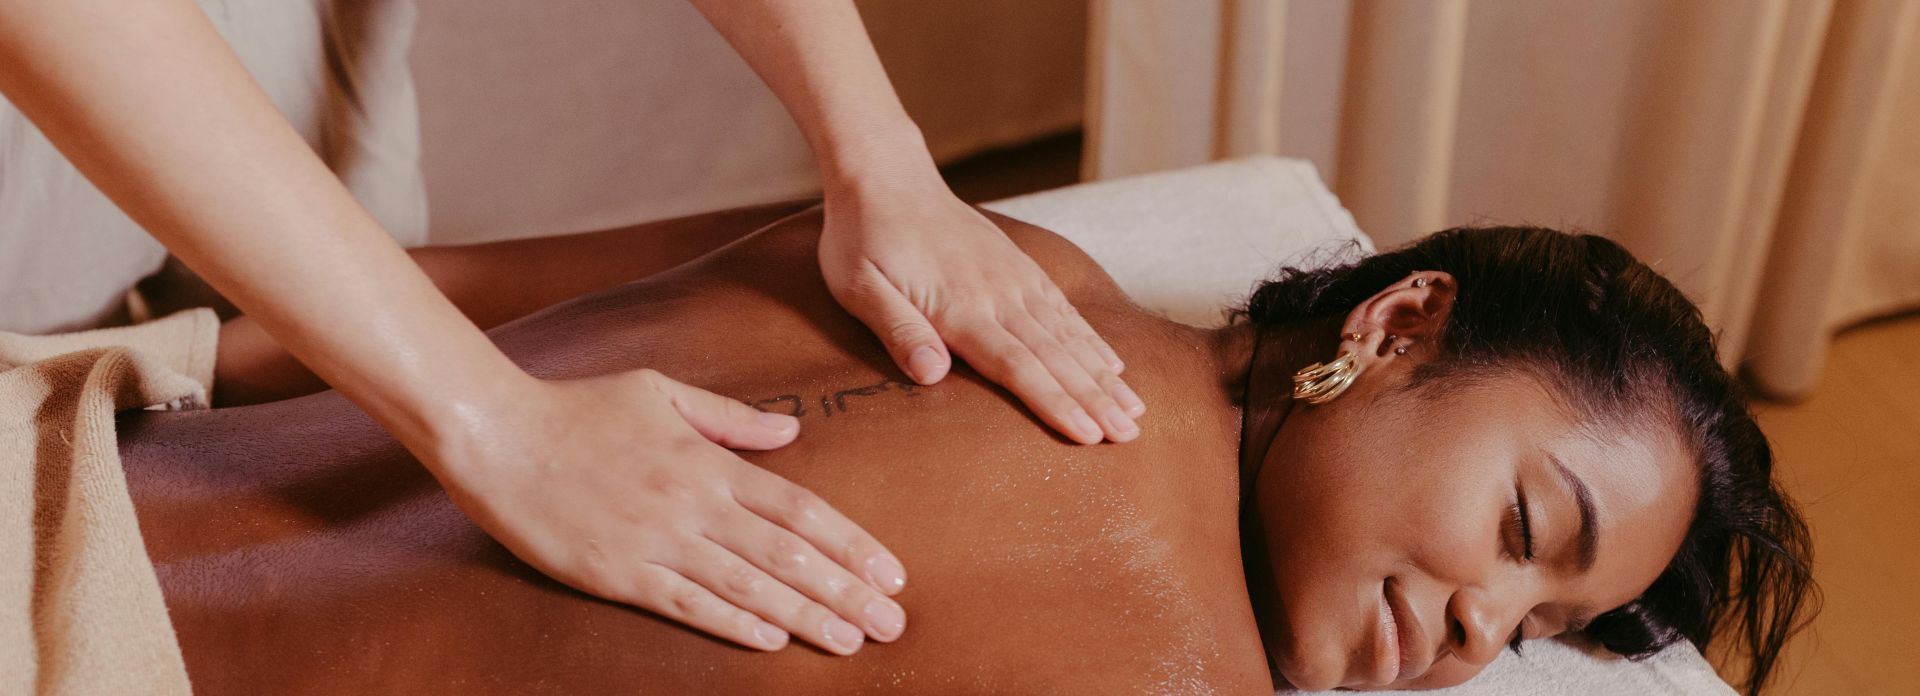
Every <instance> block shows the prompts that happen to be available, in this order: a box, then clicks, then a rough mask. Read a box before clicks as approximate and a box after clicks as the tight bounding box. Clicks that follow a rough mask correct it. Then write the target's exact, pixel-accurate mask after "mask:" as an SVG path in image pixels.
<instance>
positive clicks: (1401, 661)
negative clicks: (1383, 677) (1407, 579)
mask: <svg viewBox="0 0 1920 696" xmlns="http://www.w3.org/2000/svg"><path fill="white" fill-rule="evenodd" d="M1380 608H1381V610H1382V611H1384V612H1385V614H1384V616H1385V619H1384V620H1382V621H1381V622H1380V623H1381V627H1382V629H1383V630H1385V631H1387V632H1388V635H1387V647H1388V652H1389V653H1390V655H1384V656H1382V657H1383V658H1390V659H1391V662H1392V665H1391V669H1382V670H1381V673H1383V674H1392V675H1393V677H1392V678H1391V679H1389V680H1388V681H1389V682H1393V681H1405V680H1408V679H1412V678H1414V677H1418V676H1420V675H1422V674H1425V673H1426V672H1427V669H1428V668H1429V667H1432V666H1433V663H1432V662H1431V661H1428V660H1422V659H1420V655H1421V654H1422V653H1427V654H1431V652H1432V651H1430V650H1427V649H1425V648H1424V647H1423V646H1422V643H1423V642H1424V641H1422V640H1421V638H1420V636H1421V633H1423V631H1421V630H1420V620H1419V617H1417V616H1415V615H1414V613H1413V608H1412V607H1410V606H1408V605H1407V598H1406V595H1403V594H1401V593H1400V591H1399V587H1398V584H1397V583H1395V582H1394V580H1393V578H1387V581H1386V582H1385V583H1383V584H1382V585H1381V588H1380ZM1383 667H1385V666H1384V665H1383Z"/></svg>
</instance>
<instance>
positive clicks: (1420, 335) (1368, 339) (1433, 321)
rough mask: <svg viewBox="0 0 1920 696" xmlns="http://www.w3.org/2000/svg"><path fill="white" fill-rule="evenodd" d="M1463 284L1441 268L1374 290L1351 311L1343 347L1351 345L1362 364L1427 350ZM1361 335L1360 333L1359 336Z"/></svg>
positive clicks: (1423, 352) (1448, 313)
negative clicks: (1460, 285)
mask: <svg viewBox="0 0 1920 696" xmlns="http://www.w3.org/2000/svg"><path fill="white" fill-rule="evenodd" d="M1458 290H1459V286H1458V285H1456V284H1455V283H1454V279H1453V276H1452V275H1451V274H1449V273H1446V272H1443V271H1415V272H1414V273H1413V274H1412V275H1409V276H1407V277H1406V278H1403V279H1401V280H1400V281H1399V282H1396V283H1394V284H1392V285H1389V286H1387V287H1386V289H1384V290H1381V291H1380V292H1378V293H1375V294H1374V295H1373V297H1369V298H1367V299H1366V301H1364V302H1361V303H1360V304H1359V305H1357V306H1355V307H1354V308H1353V311H1352V312H1350V313H1348V314H1347V321H1346V323H1345V324H1344V325H1343V326H1342V328H1341V333H1343V334H1345V335H1344V336H1343V337H1342V343H1341V348H1342V349H1343V350H1350V351H1353V353H1354V354H1355V355H1357V356H1358V357H1359V358H1360V360H1361V362H1362V366H1363V367H1365V366H1366V364H1368V363H1373V362H1383V361H1388V360H1393V359H1395V358H1397V357H1402V356H1407V355H1414V354H1425V353H1427V352H1429V351H1430V350H1431V349H1432V347H1433V346H1434V345H1435V343H1436V342H1437V341H1438V340H1439V338H1440V332H1441V331H1442V330H1443V329H1445V328H1446V325H1447V317H1449V316H1451V315H1452V313H1453V299H1454V296H1455V295H1457V294H1458V292H1457V291H1458ZM1355 335H1358V336H1359V337H1360V338H1358V339H1355V338H1354V336H1355Z"/></svg>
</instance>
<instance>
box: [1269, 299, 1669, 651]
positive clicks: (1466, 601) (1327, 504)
mask: <svg viewBox="0 0 1920 696" xmlns="http://www.w3.org/2000/svg"><path fill="white" fill-rule="evenodd" d="M1366 328H1367V327H1364V326H1355V327H1351V328H1350V329H1349V330H1363V331H1364V330H1366ZM1402 335H1405V334H1402ZM1362 343H1372V344H1377V340H1369V341H1364V342H1362ZM1343 346H1344V347H1348V348H1352V347H1355V343H1353V342H1347V343H1344V344H1343ZM1373 352H1374V351H1367V353H1368V357H1367V359H1365V360H1363V364H1364V365H1365V370H1364V371H1363V372H1362V373H1361V375H1360V376H1359V378H1358V381H1357V382H1356V383H1355V384H1354V386H1353V387H1352V388H1351V389H1349V390H1348V391H1347V393H1345V394H1343V395H1342V396H1340V397H1339V398H1338V399H1336V400H1334V401H1333V402H1331V403H1328V404H1326V405H1323V406H1314V407H1305V406H1296V407H1295V408H1294V410H1293V412H1292V414H1291V415H1289V416H1288V417H1287V419H1286V421H1285V422H1284V423H1283V424H1282V425H1281V427H1280V429H1279V431H1278V433H1277V435H1276V437H1275V438H1274V439H1273V442H1272V445H1271V446H1270V448H1269V449H1268V450H1267V454H1266V457H1265V461H1264V464H1263V465H1262V466H1261V468H1260V470H1259V473H1258V474H1257V478H1256V479H1255V483H1254V485H1255V490H1254V496H1255V501H1256V505H1257V509H1258V512H1257V514H1258V515H1259V519H1260V522H1261V525H1262V528H1263V530H1264V534H1265V542H1266V549H1267V553H1268V560H1269V562H1270V564H1271V571H1272V574H1273V580H1274V584H1275V586H1274V588H1273V594H1272V595H1271V596H1272V597H1273V600H1272V601H1273V602H1274V606H1268V607H1263V609H1265V610H1267V612H1268V615H1269V616H1270V617H1271V619H1272V620H1271V621H1268V622H1267V623H1268V627H1267V630H1266V633H1267V635H1266V636H1265V637H1266V640H1267V649H1268V653H1269V654H1270V655H1271V656H1272V658H1273V659H1274V662H1275V664H1276V665H1277V667H1278V668H1279V671H1280V673H1281V674H1282V675H1283V676H1284V677H1285V678H1286V679H1287V680H1288V681H1289V682H1290V683H1292V684H1293V685H1294V686H1296V687H1299V688H1306V689H1324V688H1331V687H1336V686H1346V687H1382V686H1389V685H1391V686H1393V687H1395V688H1432V687H1438V686H1447V685H1452V684H1457V683H1460V682H1463V681H1466V680H1467V679H1468V678H1470V677H1472V676H1473V675H1474V674H1477V673H1478V672H1479V671H1480V669H1481V668H1483V667H1484V666H1486V665H1487V663H1489V662H1491V661H1492V660H1493V659H1494V658H1495V657H1496V656H1498V654H1499V651H1500V650H1502V649H1504V648H1505V647H1506V646H1507V645H1508V643H1509V641H1510V639H1511V638H1512V637H1513V636H1515V635H1516V634H1517V635H1520V636H1521V637H1523V638H1527V639H1531V638H1540V637H1545V636H1551V635H1556V634H1560V633H1564V632H1568V631H1573V630H1578V628H1579V626H1580V625H1581V624H1582V623H1583V622H1584V621H1585V620H1586V619H1588V618H1591V617H1592V616H1595V615H1597V614H1600V613H1603V612H1605V611H1607V610H1610V609H1613V608H1616V607H1618V606H1620V605H1622V604H1625V603H1626V602H1628V601H1630V600H1632V599H1633V598H1635V597H1637V596H1639V594H1640V593H1641V592H1643V591H1644V590H1645V589H1646V588H1647V587H1648V586H1649V585H1651V584H1652V583H1653V581H1654V579H1655V578H1656V577H1658V576H1659V574H1660V572H1661V571H1662V570H1663V569H1664V568H1665V566H1666V565H1667V563H1668V561H1669V560H1671V559H1672V558H1673V555H1674V554H1675V553H1676V552H1677V550H1678V549H1679V546H1680V543H1681V541H1682V538H1683V536H1684V535H1685V532H1686V529H1687V525H1688V524H1689V522H1690V520H1691V516H1692V511H1693V508H1694V502H1695V501H1696V500H1697V493H1696V484H1695V482H1694V481H1695V479H1694V476H1693V473H1692V464H1691V463H1690V460H1689V458H1688V456H1687V454H1686V452H1685V451H1684V450H1683V448H1682V446H1681V443H1680V441H1679V439H1678V438H1677V437H1676V436H1674V435H1673V434H1672V433H1671V432H1669V431H1666V430H1663V429H1659V428H1651V427H1648V428H1627V427H1622V426H1618V425H1600V424H1596V423H1593V422H1591V421H1587V420H1584V419H1582V418H1580V417H1578V416H1577V415H1576V414H1574V413H1571V412H1570V411H1569V410H1568V408H1567V407H1566V406H1565V405H1564V404H1563V403H1562V402H1561V400H1560V399H1557V398H1555V396H1554V395H1553V394H1552V393H1550V390H1549V389H1548V388H1547V387H1546V386H1545V385H1544V384H1543V383H1542V382H1540V381H1539V380H1536V379H1534V378H1532V377H1530V376H1526V375H1523V374H1513V375H1508V376H1496V377H1493V378H1488V379H1475V380H1464V381H1462V382H1461V383H1460V384H1459V385H1457V386H1453V387H1451V388H1447V389H1442V390H1438V391H1439V392H1440V394H1439V395H1437V396H1433V395H1428V394H1427V393H1426V390H1401V389H1395V388H1394V387H1396V386H1398V385H1400V384H1404V383H1405V380H1406V378H1407V376H1408V375H1409V374H1410V372H1411V368H1412V367H1413V365H1414V362H1415V361H1416V360H1417V359H1418V358H1417V355H1416V356H1415V357H1408V356H1394V355H1393V354H1392V352H1391V351H1390V350H1384V351H1379V352H1384V353H1386V356H1387V357H1376V356H1374V355H1372V353H1373ZM1583 509H1584V512H1583ZM1587 525H1590V532H1591V539H1590V540H1588V539H1585V538H1583V536H1584V535H1583V533H1582V531H1581V530H1582V528H1583V526H1587ZM1529 549H1530V553H1531V558H1528V554H1529Z"/></svg>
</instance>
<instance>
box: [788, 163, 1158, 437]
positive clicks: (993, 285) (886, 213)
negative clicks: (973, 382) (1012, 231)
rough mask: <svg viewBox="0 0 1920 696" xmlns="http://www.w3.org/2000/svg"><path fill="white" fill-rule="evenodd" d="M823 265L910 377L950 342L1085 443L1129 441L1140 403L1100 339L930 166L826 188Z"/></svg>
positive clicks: (935, 374) (943, 366)
mask: <svg viewBox="0 0 1920 696" xmlns="http://www.w3.org/2000/svg"><path fill="white" fill-rule="evenodd" d="M825 215H826V219H825V228H824V229H823V230H822V232H821V235H820V270H821V273H822V274H823V275H824V276H825V278H826V281H827V287H828V289H830V290H832V292H833V296H834V299H836V300H838V301H839V302H840V305H841V306H842V307H845V308H846V310H847V311H848V312H849V313H851V314H853V315H854V316H855V317H858V318H859V319H860V320H861V321H862V322H863V323H865V324H866V325H867V328H869V329H871V330H872V331H873V332H874V334H876V335H878V336H879V337H880V340H881V342H882V343H885V344H886V347H887V352H888V353H889V354H890V355H892V356H893V360H894V362H895V363H897V364H898V365H899V366H900V369H902V370H904V371H905V372H906V373H907V376H909V377H911V378H912V379H913V380H914V381H916V382H919V383H921V384H933V383H934V382H938V381H940V379H941V378H943V377H945V376H946V374H947V372H948V370H949V369H950V368H951V367H952V357H951V356H950V355H949V354H948V352H947V349H948V347H949V346H951V347H952V349H953V352H955V353H958V354H959V356H960V357H961V358H962V359H964V360H966V361H967V364H968V365H970V366H972V367H973V369H974V370H976V371H978V372H979V373H980V374H981V375H982V376H984V377H986V378H987V379H990V380H993V381H994V382H995V383H998V384H1000V385H1002V386H1004V387H1006V388H1007V389H1008V390H1009V391H1012V392H1013V393H1014V395H1015V396H1017V397H1019V399H1020V400H1021V402H1023V403H1025V404H1026V405H1027V407H1028V408H1031V409H1033V412H1034V413H1036V414H1038V415H1039V416H1040V418H1041V420H1043V421H1045V422H1046V423H1047V425H1049V426H1051V427H1053V428H1054V429H1056V430H1059V431H1060V432H1061V433H1062V434H1064V435H1066V436H1067V437H1068V438H1070V439H1072V440H1074V441H1076V442H1080V443H1082V444H1094V443H1098V442H1100V441H1102V440H1112V441H1114V442H1127V441H1129V440H1132V439H1134V438H1136V437H1139V435H1140V427H1139V425H1138V424H1136V423H1135V422H1134V419H1135V418H1138V417H1140V416H1141V415H1142V414H1144V413H1145V412H1146V404H1145V403H1143V402H1141V400H1140V397H1139V396H1137V395H1135V394H1134V392H1133V390H1132V389H1129V388H1128V387H1127V384H1126V382H1125V381H1122V380H1121V379H1120V372H1121V370H1122V369H1124V367H1125V366H1124V365H1123V364H1122V363H1121V362H1120V358H1119V356H1118V355H1115V354H1114V352H1113V349H1112V348H1111V347H1109V346H1108V345H1107V343H1106V341H1104V340H1102V339H1101V338H1100V336H1099V335H1098V334H1096V333H1094V331H1093V328H1092V327H1091V326H1088V325H1087V321H1086V320H1085V319H1083V318H1081V316H1080V313H1079V312H1078V311H1076V310H1075V309H1074V308H1073V304H1072V303H1070V302H1068V301H1067V298H1066V296H1065V295H1064V294H1063V293H1061V292H1060V288H1059V287H1058V286H1056V285H1055V284H1054V282H1053V280H1052V279H1050V278H1048V277H1047V274H1046V272H1045V271H1043V270H1041V268H1040V266H1039V264H1036V263H1034V261H1033V259H1032V258H1029V257H1028V256H1027V255H1026V254H1025V253H1024V252H1022V251H1021V250H1020V248H1019V247H1018V246H1016V245H1014V243H1013V241H1012V240H1010V239H1008V238H1007V236H1006V234H1005V233H1004V232H1002V231H1001V230H1000V228H999V227H998V226H995V225H994V224H993V222H992V221H990V220H988V219H987V218H986V217H985V216H983V215H981V214H980V212H979V211H977V210H974V209H973V207H972V206H969V205H967V204H966V203H964V202H961V200H960V199H959V198H956V197H954V195H953V193H952V191H951V190H949V189H948V188H947V187H946V184H944V183H942V182H940V181H939V180H938V178H937V174H936V175H935V176H934V178H933V179H932V180H930V181H929V180H918V179H916V178H915V177H911V176H896V177H885V178H880V177H876V178H873V179H869V180H867V181H864V182H862V183H860V184H857V185H850V186H849V187H847V188H839V189H835V188H829V190H828V192H827V198H826V213H825Z"/></svg>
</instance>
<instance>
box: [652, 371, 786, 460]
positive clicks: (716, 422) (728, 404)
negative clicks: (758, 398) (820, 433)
mask: <svg viewBox="0 0 1920 696" xmlns="http://www.w3.org/2000/svg"><path fill="white" fill-rule="evenodd" d="M640 377H641V378H642V381H643V382H645V383H646V384H647V385H648V386H651V387H653V388H654V389H658V390H659V391H660V393H662V394H664V395H666V397H667V399H668V401H669V402H671V403H672V404H673V408H674V410H676V411H679V412H680V416H681V417H682V418H685V419H687V424H688V425H692V426H693V429H694V430H696V431H698V432H699V433H700V435H701V436H703V437H705V438H707V439H708V440H712V441H713V442H714V443H716V444H719V445H720V446H722V447H727V448H731V449H740V450H767V449H774V448H777V447H784V446H786V445H787V443H790V442H793V438H794V437H796V436H798V435H799V434H800V419H798V418H794V417H793V416H789V415H787V414H784V413H767V412H764V411H761V410H758V409H755V408H754V407H752V406H748V405H746V404H744V403H741V402H739V401H736V400H734V399H729V398H727V397H724V396H721V395H719V394H715V393H713V392H710V391H707V390H705V389H701V388H699V387H693V386H688V385H687V384H684V383H682V382H680V381H679V380H676V379H673V378H672V377H668V376H666V375H663V374H660V373H659V372H655V371H653V370H641V371H640Z"/></svg>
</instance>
